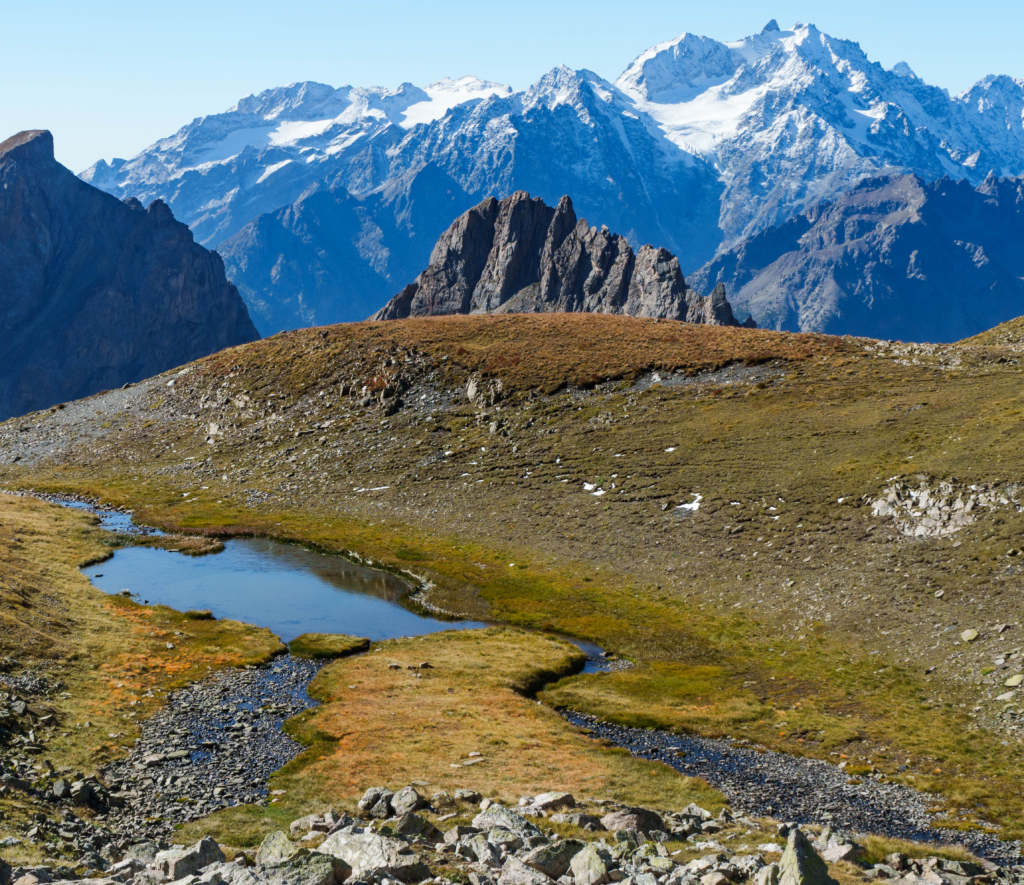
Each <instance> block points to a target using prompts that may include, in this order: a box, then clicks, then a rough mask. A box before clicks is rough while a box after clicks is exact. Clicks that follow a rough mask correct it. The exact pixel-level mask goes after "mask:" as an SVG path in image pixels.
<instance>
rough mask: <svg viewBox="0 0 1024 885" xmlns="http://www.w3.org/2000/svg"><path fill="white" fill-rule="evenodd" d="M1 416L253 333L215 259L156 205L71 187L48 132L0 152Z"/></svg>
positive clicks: (113, 383)
mask: <svg viewBox="0 0 1024 885" xmlns="http://www.w3.org/2000/svg"><path fill="white" fill-rule="evenodd" d="M0 311H2V312H3V316H4V339H3V342H2V343H0V366H2V367H3V369H2V371H0V419H6V418H9V417H11V416H12V415H20V414H24V413H25V412H29V411H32V410H35V409H40V408H44V407H46V406H50V405H52V404H54V403H59V402H62V401H65V400H72V399H78V398H81V397H83V396H88V395H90V394H93V393H97V392H98V391H100V390H104V389H108V388H113V387H120V386H122V385H124V384H125V383H128V382H133V381H139V380H141V379H143V378H147V377H149V376H151V375H155V374H158V373H160V372H163V371H165V370H167V369H170V368H173V367H174V366H178V365H181V364H182V363H187V362H190V361H191V360H195V359H198V358H199V357H203V356H206V355H207V354H210V353H213V352H214V351H217V350H221V349H223V348H225V347H228V346H231V345H235V344H242V343H245V342H248V341H254V340H256V339H257V338H258V337H259V336H258V334H257V332H256V329H255V328H254V326H253V324H252V322H251V321H250V319H249V315H248V313H247V311H246V308H245V305H244V304H243V303H242V299H241V298H240V297H239V295H238V291H237V290H236V289H235V287H234V286H232V285H231V284H230V283H229V282H228V281H227V279H226V277H225V276H224V265H223V263H222V262H221V260H220V257H219V256H218V255H217V254H216V253H215V252H209V251H207V250H206V249H204V248H203V247H201V246H199V245H197V244H196V243H195V242H194V241H193V239H192V234H191V233H190V231H189V229H188V228H187V227H186V226H185V225H184V224H180V223H179V222H177V221H175V220H174V216H173V215H172V214H171V210H170V209H168V208H167V206H166V205H164V203H162V202H160V201H159V200H156V201H154V202H153V203H151V204H150V205H149V207H148V208H143V206H142V204H141V203H139V202H138V201H137V200H134V199H129V200H127V201H125V202H123V203H122V202H121V201H119V200H117V199H115V198H114V197H111V196H110V195H108V194H105V193H103V192H102V191H100V190H97V189H96V188H94V187H92V186H90V185H88V184H86V183H85V182H83V181H81V180H79V179H78V178H76V177H75V176H74V175H73V174H72V173H71V172H70V171H68V170H67V169H65V168H64V167H63V166H61V165H60V164H59V163H58V162H57V161H56V160H55V159H54V155H53V138H52V136H51V135H50V133H49V132H46V131H43V130H34V131H30V132H22V133H19V134H18V135H15V136H14V137H13V138H9V139H8V140H7V141H5V142H3V143H2V144H0Z"/></svg>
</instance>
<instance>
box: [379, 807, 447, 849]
mask: <svg viewBox="0 0 1024 885" xmlns="http://www.w3.org/2000/svg"><path fill="white" fill-rule="evenodd" d="M391 830H392V832H393V833H394V834H395V835H396V836H401V837H402V838H403V839H417V838H418V839H424V840H426V841H427V842H431V843H435V842H440V841H441V840H442V839H444V834H443V833H442V832H441V831H440V830H439V829H438V828H437V827H435V826H434V825H433V824H432V823H431V822H430V821H429V820H427V819H426V818H424V817H420V816H419V815H418V814H413V813H412V812H407V813H405V814H403V815H402V816H401V817H400V818H399V819H398V820H397V821H395V822H394V823H393V824H391Z"/></svg>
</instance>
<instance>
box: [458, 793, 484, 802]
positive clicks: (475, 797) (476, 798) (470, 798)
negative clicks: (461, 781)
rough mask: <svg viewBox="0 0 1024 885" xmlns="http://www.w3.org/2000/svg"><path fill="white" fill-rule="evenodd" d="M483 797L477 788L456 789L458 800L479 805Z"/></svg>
mask: <svg viewBox="0 0 1024 885" xmlns="http://www.w3.org/2000/svg"><path fill="white" fill-rule="evenodd" d="M482 798H483V797H482V796H481V795H480V794H479V793H478V792H477V791H476V790H456V791H455V801H456V802H468V803H469V804H470V805H479V804H480V801H481V799H482Z"/></svg>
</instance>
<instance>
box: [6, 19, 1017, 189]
mask: <svg viewBox="0 0 1024 885" xmlns="http://www.w3.org/2000/svg"><path fill="white" fill-rule="evenodd" d="M771 18H776V19H778V21H779V24H780V25H781V26H782V27H783V28H786V27H790V26H791V25H792V24H793V23H794V22H797V21H802V22H813V23H814V24H816V25H817V26H818V27H819V28H821V29H822V30H823V31H826V32H827V33H829V34H832V35H833V36H836V37H843V38H845V39H848V40H856V41H858V42H859V43H860V44H861V46H862V47H863V48H864V50H865V51H866V52H867V54H868V56H869V57H870V58H872V59H873V60H875V61H879V62H881V63H882V64H884V65H886V66H887V67H890V66H892V65H893V64H895V63H896V62H898V61H907V62H908V63H909V64H910V66H911V67H912V68H913V69H914V70H915V71H916V72H917V74H918V75H919V76H921V77H923V78H924V79H925V80H927V81H929V82H931V83H934V84H936V85H938V86H945V87H946V88H948V89H949V90H950V91H951V92H959V91H961V90H962V89H965V88H966V87H968V86H969V85H970V84H971V83H973V82H975V81H976V80H978V79H979V78H981V77H982V76H984V75H985V74H988V73H999V74H1010V75H1011V76H1015V77H1024V53H1022V52H1021V51H1020V34H1021V33H1022V32H1024V3H1021V2H1020V0H1012V2H1011V0H975V2H973V3H970V4H963V3H955V4H954V3H953V2H950V0H930V2H917V0H856V2H850V3H835V2H828V3H826V2H823V0H813V2H812V0H802V2H801V0H779V2H772V3H766V2H760V0H759V2H752V0H728V2H725V3H709V2H707V0H701V2H679V0H677V2H662V0H625V2H623V0H616V2H609V0H586V2H584V0H515V2H514V3H501V4H498V3H493V2H491V3H488V2H486V0H474V2H469V0H442V2H436V0H435V2H430V0H426V2H424V0H394V2H386V0H378V2H372V0H369V2H368V0H362V2H359V3H352V2H347V0H345V2H337V0H335V2H328V0H290V2H287V3H285V2H280V0H278V2H268V0H244V2H242V0H205V2H199V0H175V2H174V3H159V4H157V3H153V2H146V0H141V2H140V0H133V2H125V0H93V2H91V3H82V2H81V0H75V2H67V0H32V2H20V3H19V2H16V0H7V2H6V3H5V9H4V27H3V30H2V32H0V58H3V65H2V68H0V71H2V74H0V76H2V78H3V82H2V95H3V100H2V101H0V140H2V139H3V138H6V137H7V136H8V135H11V134H13V133H14V132H17V131H19V130H21V129H27V128H46V129H50V130H52V131H53V133H54V137H55V139H56V149H57V158H58V159H59V160H60V161H61V162H63V163H64V164H65V165H67V166H70V167H71V168H72V169H73V170H75V171H76V172H78V171H81V170H82V169H84V168H85V167H87V166H89V165H91V164H92V163H93V162H94V161H95V160H97V159H99V158H101V157H102V158H105V159H110V158H111V157H114V156H123V157H129V156H132V155H134V154H135V153H137V152H138V151H139V150H141V149H142V148H144V147H146V146H147V145H149V144H151V143H152V142H153V141H155V140H156V139H157V138H160V137H162V136H165V135H170V134H171V133H173V132H174V131H175V130H176V129H178V128H179V127H180V126H182V125H183V124H185V123H187V122H188V121H189V120H191V119H192V118H194V117H197V116H200V115H202V114H209V113H216V112H218V111H222V110H224V109H226V108H228V107H230V106H231V105H232V104H234V103H235V101H237V100H238V99H239V98H241V97H242V96H245V95H248V94H250V93H252V92H258V91H260V90H261V89H266V88H269V87H271V86H280V85H283V84H285V83H289V82H292V81H295V80H319V81H321V82H325V83H330V84H332V85H334V86H341V85H344V84H346V83H351V84H354V85H362V86H370V85H383V86H397V85H398V84H399V83H401V82H403V81H406V80H408V81H410V82H413V83H417V84H419V85H426V84H427V83H429V82H431V81H433V80H436V79H439V78H441V77H444V76H453V77H454V76H461V75H463V74H475V75H477V76H479V77H483V78H485V79H489V80H496V81H500V82H504V83H510V84H512V85H513V86H514V87H515V88H517V89H521V88H524V87H526V86H528V85H529V84H530V83H532V82H533V81H535V80H536V79H537V78H538V77H540V76H541V75H542V74H543V73H544V72H545V71H547V70H549V69H550V68H552V67H554V66H555V65H556V64H559V63H564V64H567V65H569V66H570V67H573V68H589V69H591V70H593V71H596V72H597V73H598V74H600V75H602V76H604V77H606V78H608V79H614V78H615V77H616V76H618V74H619V73H621V71H622V70H623V68H625V67H626V65H627V64H628V63H629V62H630V61H631V60H632V59H633V58H634V57H635V56H636V55H638V54H639V53H640V52H642V51H643V50H644V49H646V48H647V47H648V46H651V45H653V44H654V43H659V42H662V41H664V40H668V39H671V38H673V37H675V36H678V35H679V34H681V33H683V32H684V31H691V32H694V33H699V34H705V35H707V36H710V37H715V38H717V39H720V40H733V39H737V38H739V37H743V36H746V35H747V34H750V33H753V32H756V31H759V30H761V28H762V27H763V26H764V24H765V23H766V22H767V21H768V20H769V19H771Z"/></svg>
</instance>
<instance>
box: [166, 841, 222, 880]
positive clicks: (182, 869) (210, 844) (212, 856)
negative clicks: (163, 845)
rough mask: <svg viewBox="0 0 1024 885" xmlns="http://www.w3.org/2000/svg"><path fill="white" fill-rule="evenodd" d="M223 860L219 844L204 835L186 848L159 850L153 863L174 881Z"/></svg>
mask: <svg viewBox="0 0 1024 885" xmlns="http://www.w3.org/2000/svg"><path fill="white" fill-rule="evenodd" d="M223 860H224V852H223V851H221V850H220V846H219V845H218V844H217V843H216V842H214V841H213V839H211V838H210V837H209V836H206V837H204V838H202V839H200V840H199V841H198V842H196V843H195V845H190V846H189V847H187V848H171V849H169V850H168V851H161V852H159V853H158V854H157V856H156V858H155V859H154V862H153V865H154V866H155V867H156V868H157V869H158V870H159V871H160V872H162V873H163V874H164V875H165V876H167V877H168V878H169V879H170V880H171V881H175V880H177V879H183V878H184V877H185V876H192V875H195V874H196V873H198V872H199V871H200V870H201V869H202V868H203V867H206V866H209V865H210V864H212V863H220V862H222V861H223Z"/></svg>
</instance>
